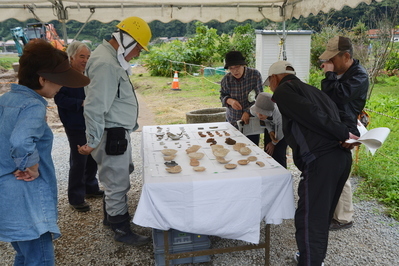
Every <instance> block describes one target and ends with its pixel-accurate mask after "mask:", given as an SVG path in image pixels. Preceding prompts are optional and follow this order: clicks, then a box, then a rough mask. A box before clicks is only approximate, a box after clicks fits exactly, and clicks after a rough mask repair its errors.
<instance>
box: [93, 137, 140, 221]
mask: <svg viewBox="0 0 399 266" xmlns="http://www.w3.org/2000/svg"><path fill="white" fill-rule="evenodd" d="M126 139H127V140H128V145H127V150H126V151H125V153H124V154H121V155H107V154H106V153H105V144H106V140H107V131H105V132H104V134H103V137H102V138H101V141H100V144H99V145H98V146H97V148H96V149H94V151H93V152H92V153H91V155H92V157H93V158H94V160H95V161H96V162H97V165H98V179H99V180H100V182H101V184H102V185H103V187H104V194H105V208H106V211H107V213H108V215H110V216H116V215H123V214H125V213H126V212H127V211H128V204H127V192H128V191H129V189H130V174H131V173H132V172H133V170H134V166H133V161H132V146H131V145H130V135H129V133H128V131H126Z"/></svg>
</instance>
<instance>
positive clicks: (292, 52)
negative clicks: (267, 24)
mask: <svg viewBox="0 0 399 266" xmlns="http://www.w3.org/2000/svg"><path fill="white" fill-rule="evenodd" d="M255 32H256V69H258V70H259V71H260V72H261V74H262V78H263V80H266V79H267V73H268V70H269V67H270V66H271V65H272V64H273V63H274V62H276V61H279V60H284V58H283V44H282V41H281V38H282V37H283V31H274V30H256V31H255ZM285 34H286V39H285V50H286V56H287V61H288V62H290V63H291V64H292V65H293V66H294V68H295V71H296V75H297V77H298V78H300V79H301V80H302V81H304V82H306V81H307V79H308V77H309V69H310V42H311V34H312V31H310V30H300V31H291V30H289V31H285Z"/></svg>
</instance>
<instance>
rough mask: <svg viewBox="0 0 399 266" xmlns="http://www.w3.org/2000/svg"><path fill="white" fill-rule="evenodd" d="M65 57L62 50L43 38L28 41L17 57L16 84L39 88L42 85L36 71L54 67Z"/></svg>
mask: <svg viewBox="0 0 399 266" xmlns="http://www.w3.org/2000/svg"><path fill="white" fill-rule="evenodd" d="M66 59H68V56H67V54H66V53H65V52H64V51H61V50H58V49H56V48H55V47H53V46H52V45H51V44H50V43H48V42H47V41H45V40H42V39H35V40H32V41H30V42H29V43H28V44H27V45H26V46H25V48H24V52H23V54H22V56H21V57H20V59H19V70H18V80H19V81H18V84H21V85H24V86H26V87H28V88H30V89H32V90H40V89H41V88H42V86H41V85H40V82H39V77H40V75H39V74H37V73H38V72H39V71H40V70H43V69H54V68H55V67H56V66H58V65H59V64H61V63H62V62H63V61H65V60H66Z"/></svg>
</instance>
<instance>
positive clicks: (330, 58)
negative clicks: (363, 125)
mask: <svg viewBox="0 0 399 266" xmlns="http://www.w3.org/2000/svg"><path fill="white" fill-rule="evenodd" d="M319 59H321V60H326V61H325V62H324V63H323V64H322V65H321V68H322V69H323V70H324V73H325V78H324V79H323V80H322V81H321V90H322V91H324V92H325V93H326V94H327V95H328V96H329V97H330V98H331V99H332V100H333V101H334V102H335V103H336V105H337V107H338V109H339V110H341V111H344V112H345V113H346V114H347V115H348V116H349V117H350V119H351V123H352V124H353V125H355V126H354V127H353V128H354V130H353V131H352V132H351V133H353V134H355V135H357V136H359V135H360V133H359V131H358V130H357V128H356V125H357V123H358V116H359V114H361V112H362V110H363V108H364V106H365V104H366V98H367V91H368V87H369V78H368V74H367V71H366V70H365V69H364V67H363V66H361V65H360V63H359V60H357V59H354V58H353V46H352V42H351V40H350V39H349V38H346V37H343V36H335V37H334V38H331V39H330V40H329V41H328V43H327V48H326V50H325V51H324V53H323V54H322V55H320V57H319ZM349 175H350V174H349ZM353 212H354V210H353V203H352V188H351V183H350V179H349V178H348V180H347V181H346V183H345V186H344V189H343V191H342V194H341V197H340V200H339V202H338V204H337V208H336V210H335V213H334V217H333V219H332V221H331V225H330V230H339V229H345V228H350V227H352V225H353Z"/></svg>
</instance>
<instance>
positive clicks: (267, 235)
mask: <svg viewBox="0 0 399 266" xmlns="http://www.w3.org/2000/svg"><path fill="white" fill-rule="evenodd" d="M265 244H266V246H265V265H266V266H269V265H270V224H266V227H265Z"/></svg>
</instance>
